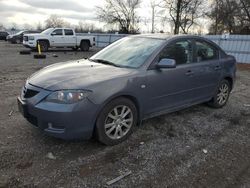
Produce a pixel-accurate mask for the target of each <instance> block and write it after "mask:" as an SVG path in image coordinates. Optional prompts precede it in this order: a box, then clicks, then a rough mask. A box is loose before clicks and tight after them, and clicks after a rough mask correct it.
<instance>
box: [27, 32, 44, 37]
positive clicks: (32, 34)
mask: <svg viewBox="0 0 250 188" xmlns="http://www.w3.org/2000/svg"><path fill="white" fill-rule="evenodd" d="M24 36H34V37H37V36H39V37H40V36H48V35H44V34H41V33H29V34H24Z"/></svg>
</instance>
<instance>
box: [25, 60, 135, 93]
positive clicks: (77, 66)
mask: <svg viewBox="0 0 250 188" xmlns="http://www.w3.org/2000/svg"><path fill="white" fill-rule="evenodd" d="M133 71H134V69H128V68H119V67H114V66H111V65H104V64H100V63H94V62H91V61H89V60H79V61H71V62H64V63H57V64H53V65H51V66H47V67H45V68H43V69H41V70H40V71H38V72H36V73H34V74H33V75H31V76H30V78H29V79H28V83H29V84H31V85H34V86H37V87H40V88H43V89H47V90H51V91H55V90H60V89H88V87H90V86H91V85H93V84H96V83H100V82H103V81H106V80H109V79H113V78H118V77H121V76H125V75H128V74H130V73H132V72H133Z"/></svg>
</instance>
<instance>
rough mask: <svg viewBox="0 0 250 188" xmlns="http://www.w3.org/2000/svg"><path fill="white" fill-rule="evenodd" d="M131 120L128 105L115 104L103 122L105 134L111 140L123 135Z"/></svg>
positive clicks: (129, 126)
mask: <svg viewBox="0 0 250 188" xmlns="http://www.w3.org/2000/svg"><path fill="white" fill-rule="evenodd" d="M133 120H134V118H133V113H132V110H131V109H130V108H129V107H128V106H125V105H119V106H116V107H115V108H113V109H112V110H111V111H110V112H109V113H108V115H107V117H106V120H105V124H104V129H105V133H106V135H107V136H108V137H109V138H111V139H113V140H117V139H120V138H122V137H124V136H125V135H126V134H127V133H128V132H129V130H130V129H131V127H132V124H133Z"/></svg>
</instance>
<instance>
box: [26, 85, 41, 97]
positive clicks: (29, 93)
mask: <svg viewBox="0 0 250 188" xmlns="http://www.w3.org/2000/svg"><path fill="white" fill-rule="evenodd" d="M38 93H39V91H35V90H32V89H27V88H26V87H24V88H23V97H24V98H31V97H34V96H35V95H36V94H38Z"/></svg>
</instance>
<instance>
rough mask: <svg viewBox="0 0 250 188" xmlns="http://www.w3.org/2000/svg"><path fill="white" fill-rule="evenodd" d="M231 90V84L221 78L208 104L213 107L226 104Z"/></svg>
mask: <svg viewBox="0 0 250 188" xmlns="http://www.w3.org/2000/svg"><path fill="white" fill-rule="evenodd" d="M230 91H231V85H230V83H229V82H228V81H227V80H222V81H221V82H220V84H219V86H218V88H217V90H216V93H215V95H214V96H213V98H212V100H211V101H209V102H208V104H209V105H210V106H212V107H214V108H221V107H223V106H225V105H226V103H227V101H228V98H229V95H230Z"/></svg>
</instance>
